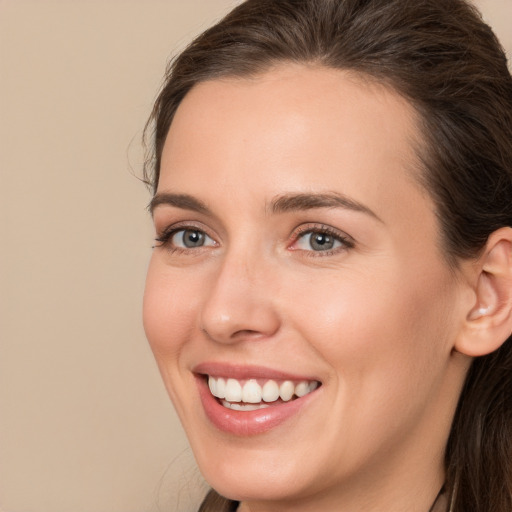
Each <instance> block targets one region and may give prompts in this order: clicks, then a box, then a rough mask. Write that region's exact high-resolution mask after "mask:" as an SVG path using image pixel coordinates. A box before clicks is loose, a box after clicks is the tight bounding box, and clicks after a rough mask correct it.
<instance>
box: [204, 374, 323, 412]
mask: <svg viewBox="0 0 512 512" xmlns="http://www.w3.org/2000/svg"><path fill="white" fill-rule="evenodd" d="M206 377H207V380H208V387H209V389H210V393H211V394H212V395H213V396H214V397H215V398H217V399H218V402H219V403H220V404H221V405H222V406H223V407H225V408H227V409H232V410H236V411H255V410H258V409H265V408H267V407H270V406H272V405H279V404H280V403H284V402H290V401H293V400H296V399H297V398H301V397H303V396H306V395H308V394H309V393H311V392H313V391H314V390H315V389H317V388H318V386H319V385H320V382H318V381H316V380H312V381H297V382H294V381H291V380H282V381H278V380H273V379H246V380H238V379H234V378H225V377H213V376H211V375H207V376H206Z"/></svg>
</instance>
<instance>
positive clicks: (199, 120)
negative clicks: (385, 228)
mask: <svg viewBox="0 0 512 512" xmlns="http://www.w3.org/2000/svg"><path fill="white" fill-rule="evenodd" d="M417 125H418V123H417V114H416V111H415V109H414V108H413V106H412V105H411V104H410V103H409V102H408V101H406V100H405V99H404V98H403V97H401V96H400V95H399V94H398V93H396V92H395V91H393V90H392V89H390V88H389V87H387V86H384V85H381V84H378V83H375V81H371V80H369V79H365V78H364V77H361V76H359V75H357V74H354V73H351V72H347V71H342V70H334V69H327V68H324V67H318V66H305V65H281V66H279V67H277V68H274V69H272V70H270V71H268V72H266V73H264V74H262V75H258V76H255V77H252V78H243V79H238V78H227V79H219V80H213V81H208V82H204V83H200V84H198V85H196V86H195V87H194V88H193V89H192V90H191V91H190V92H189V94H188V95H187V96H186V97H185V98H184V100H183V102H182V104H181V105H180V107H179V108H178V110H177V112H176V115H175V118H174V120H173V123H172V125H171V127H170V130H169V134H168V136H167V140H166V143H165V145H164V150H163V154H162V166H161V177H160V183H159V190H164V189H169V188H170V189H175V188H177V189H179V190H180V192H186V193H189V192H191V193H194V190H187V189H189V188H190V186H191V184H192V183H197V182H198V181H203V182H204V180H205V179H206V180H208V181H209V183H210V185H211V186H212V187H213V188H215V184H216V183H221V184H222V187H223V188H222V191H224V192H226V190H227V189H229V188H231V189H232V191H233V192H235V191H236V192H237V194H238V195H240V194H243V191H244V190H248V189H249V188H250V192H251V194H250V196H251V197H254V196H255V195H256V193H257V192H261V193H262V194H267V195H268V194H271V193H272V194H275V193H276V188H279V186H280V185H281V186H282V187H283V188H287V189H289V190H287V191H292V192H293V191H298V192H302V191H304V190H311V189H315V188H319V187H320V188H322V187H323V188H324V189H334V190H337V191H340V192H343V193H344V194H348V195H351V196H353V197H355V198H356V199H360V198H361V199H365V201H366V202H369V203H370V204H372V207H373V208H377V209H378V208H380V203H382V202H386V201H388V202H389V201H396V197H394V196H396V194H400V193H401V189H403V188H404V187H407V188H410V187H414V188H415V189H417V190H416V194H423V191H422V190H419V186H417V185H416V180H414V176H415V175H416V174H417V172H418V171H417V167H418V165H417V158H416V154H415V150H414V148H415V147H416V146H417V141H418V140H419V139H420V137H419V131H418V128H417ZM255 177H257V179H255ZM386 190H387V191H388V192H389V193H387V194H383V191H386ZM277 192H279V190H277ZM405 193H406V194H407V193H409V192H407V191H405ZM212 195H213V192H212ZM222 195H224V194H222ZM409 195H410V194H409Z"/></svg>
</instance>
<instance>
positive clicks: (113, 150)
mask: <svg viewBox="0 0 512 512" xmlns="http://www.w3.org/2000/svg"><path fill="white" fill-rule="evenodd" d="M234 3H236V2H235V0H202V1H201V0H186V1H181V0H179V1H178V0H166V1H159V0H0V169H1V171H0V172H1V182H0V230H1V231H0V244H1V251H0V336H1V338H0V510H3V511H4V512H132V511H133V512H157V511H166V512H173V511H180V512H183V511H186V510H193V509H194V507H195V505H194V503H197V501H198V499H199V497H200V494H201V492H202V491H199V490H198V488H200V489H204V484H202V483H201V479H200V476H199V474H198V472H197V470H196V469H195V467H194V464H193V462H192V459H191V456H190V453H189V450H188V449H187V447H186V441H185V439H184V436H183V434H182V431H181V429H180V427H179V425H178V422H177V420H176V417H175V416H174V413H173V411H172V409H171V406H170V404H169V401H168V399H167V396H166V394H165V392H164V389H163V385H162V384H161V383H160V377H159V375H158V374H157V370H156V365H155V364H154V362H153V359H152V355H151V353H150V351H149V348H148V347H147V345H146V342H145V339H144V334H143V331H142V327H141V319H140V317H141V315H140V307H141V296H142V290H143V282H144V273H145V267H146V264H147V260H148V258H149V254H150V245H151V230H150V222H149V217H148V215H147V213H146V211H145V209H144V208H145V205H146V204H147V203H148V201H149V199H150V196H149V193H148V192H147V191H146V189H145V188H144V186H143V185H142V184H141V183H140V182H139V181H138V180H137V179H136V178H135V177H134V176H133V174H137V173H138V172H139V170H140V165H141V162H142V157H141V148H140V137H141V130H142V127H143V125H144V122H145V119H146V117H147V115H148V114H149V111H150V109H151V103H152V100H153V99H154V97H155V94H156V91H157V89H158V86H159V84H160V80H161V76H162V73H163V69H164V65H165V62H166V61H167V58H168V57H169V55H170V54H171V53H172V51H173V50H175V49H176V48H179V47H181V46H183V45H184V44H185V43H186V41H188V40H189V39H190V38H191V37H192V36H193V35H194V34H196V33H197V32H199V31H200V30H201V29H204V28H206V27H207V26H208V25H209V24H210V23H211V22H212V21H213V20H214V19H216V18H218V17H219V16H220V15H221V14H222V13H224V12H225V11H226V10H227V9H228V7H229V6H230V5H233V4H234ZM478 5H480V6H481V7H482V8H483V10H484V13H485V16H486V17H487V18H488V19H489V20H490V22H491V23H492V24H493V25H494V26H495V28H496V30H497V32H498V33H499V34H500V36H501V38H502V40H503V42H504V44H505V45H506V46H507V48H508V51H509V53H510V54H511V55H512V30H511V29H510V27H511V26H512V0H485V1H484V0H481V1H479V2H478ZM201 486H202V487H201Z"/></svg>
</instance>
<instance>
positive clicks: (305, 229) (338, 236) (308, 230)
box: [292, 224, 355, 258]
mask: <svg viewBox="0 0 512 512" xmlns="http://www.w3.org/2000/svg"><path fill="white" fill-rule="evenodd" d="M308 234H320V235H328V236H330V237H332V238H333V239H334V240H336V241H337V242H339V243H340V244H341V247H337V248H334V249H328V250H325V251H313V250H309V251H308V250H302V252H304V253H305V255H306V256H307V257H312V258H318V257H324V256H332V255H333V254H337V253H339V252H343V251H347V250H349V249H353V248H354V247H355V241H354V239H353V238H352V237H350V236H348V235H346V234H343V233H342V232H340V231H338V230H337V229H334V228H332V227H331V226H326V225H324V224H314V225H307V226H301V227H299V228H298V229H297V230H296V232H295V234H294V236H293V242H292V245H294V244H296V243H297V242H298V241H299V240H300V239H301V238H302V237H304V236H305V235H308ZM293 250H295V251H297V250H298V251H301V249H293Z"/></svg>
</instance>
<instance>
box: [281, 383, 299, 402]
mask: <svg viewBox="0 0 512 512" xmlns="http://www.w3.org/2000/svg"><path fill="white" fill-rule="evenodd" d="M294 393H295V386H294V385H293V382H292V381H290V380H285V381H284V382H283V383H282V384H281V385H280V386H279V396H280V397H281V400H283V401H285V402H288V400H291V399H292V396H293V394H294Z"/></svg>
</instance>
